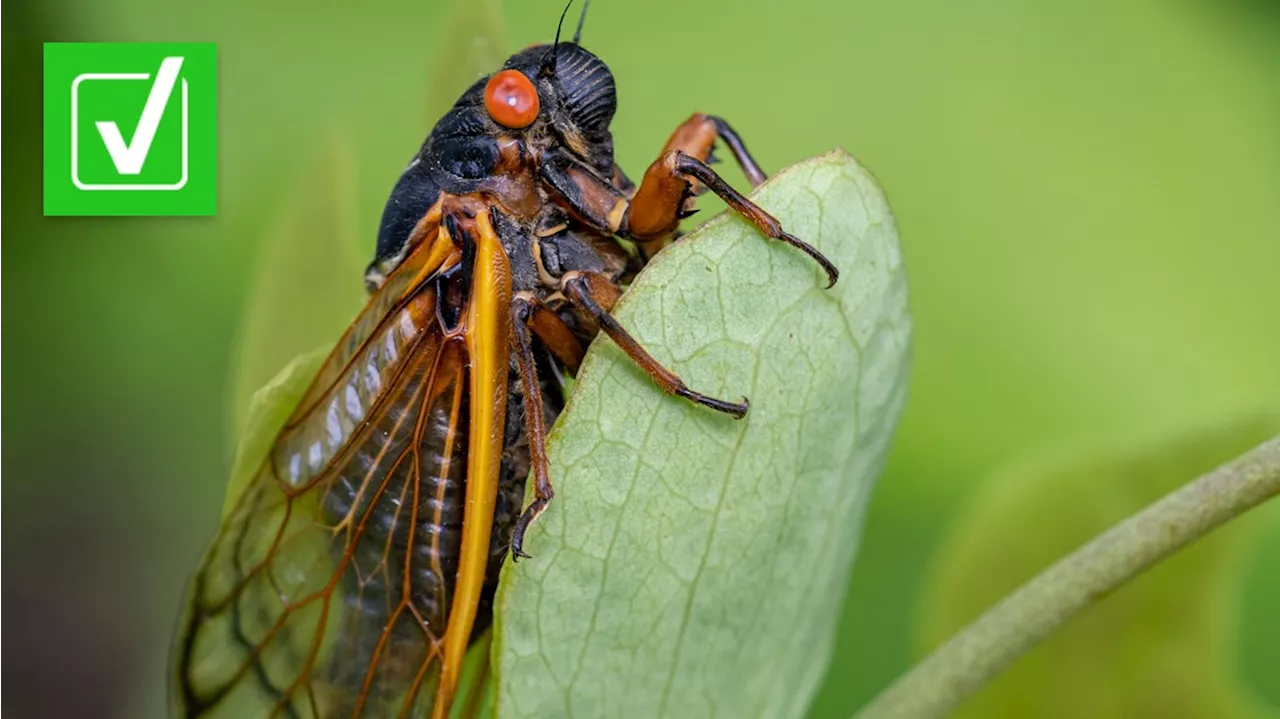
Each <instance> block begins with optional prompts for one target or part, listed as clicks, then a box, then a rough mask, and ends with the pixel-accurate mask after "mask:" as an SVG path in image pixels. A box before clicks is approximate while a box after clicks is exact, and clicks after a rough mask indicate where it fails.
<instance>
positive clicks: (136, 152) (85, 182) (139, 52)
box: [44, 43, 218, 215]
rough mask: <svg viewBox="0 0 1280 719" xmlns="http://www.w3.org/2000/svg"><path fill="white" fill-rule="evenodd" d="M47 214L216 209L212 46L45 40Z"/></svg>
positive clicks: (196, 212) (215, 92) (210, 211)
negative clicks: (55, 41) (57, 41)
mask: <svg viewBox="0 0 1280 719" xmlns="http://www.w3.org/2000/svg"><path fill="white" fill-rule="evenodd" d="M44 50H45V77H44V85H45V97H44V106H45V122H44V126H45V134H44V149H45V182H44V184H45V214H46V215H50V214H52V215H208V214H213V212H214V210H215V209H216V207H217V134H216V133H217V107H216V102H217V96H218V89H217V49H216V47H215V46H213V45H212V44H208V43H180V44H179V43H46V44H45V46H44Z"/></svg>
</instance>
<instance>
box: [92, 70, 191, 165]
mask: <svg viewBox="0 0 1280 719" xmlns="http://www.w3.org/2000/svg"><path fill="white" fill-rule="evenodd" d="M181 69H182V58H180V57H166V58H165V59H164V61H163V62H161V63H160V71H159V72H157V73H156V81H155V84H153V85H152V86H151V92H150V93H149V94H148V95H147V104H146V105H143V107H142V117H141V118H140V119H139V120H138V128H137V129H136V130H134V133H133V140H132V141H131V142H130V143H129V144H127V145H126V144H125V141H124V136H123V135H121V134H120V125H118V124H116V123H115V122H113V121H108V120H100V121H98V122H96V123H94V124H95V125H97V127H98V132H99V133H100V134H101V135H102V142H103V143H104V144H106V146H107V152H108V153H109V154H110V155H111V161H112V162H113V163H115V166H116V170H117V171H118V172H119V173H120V174H121V175H136V174H138V173H140V172H142V165H143V163H145V162H146V161H147V153H148V152H149V151H150V150H151V142H152V141H153V140H155V137H156V130H157V129H159V127H160V116H161V115H163V114H164V108H165V106H166V105H168V104H169V96H170V95H172V94H173V86H174V84H175V82H176V81H177V79H178V71H179V70H181ZM183 84H184V85H185V84H186V81H185V80H184V81H183Z"/></svg>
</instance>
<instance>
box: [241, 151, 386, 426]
mask: <svg viewBox="0 0 1280 719" xmlns="http://www.w3.org/2000/svg"><path fill="white" fill-rule="evenodd" d="M353 164H354V162H353V160H352V158H351V155H350V152H349V151H348V149H347V146H346V143H345V142H344V141H343V140H342V139H341V137H340V136H338V135H336V134H335V135H333V136H331V138H330V140H329V141H328V142H327V143H326V145H325V146H324V147H323V149H322V152H320V153H319V157H318V159H317V160H316V162H315V163H314V165H313V166H312V167H311V168H310V170H309V171H308V172H307V173H306V175H305V176H304V178H303V179H302V181H300V182H299V183H298V185H297V186H296V187H295V188H293V191H292V192H290V193H289V196H288V198H287V199H286V200H285V203H284V206H283V208H282V209H281V211H280V212H279V214H278V216H277V219H276V221H275V223H274V227H273V229H272V230H271V231H270V232H269V233H268V235H267V237H266V241H265V242H264V243H263V248H262V250H261V252H262V254H261V257H260V259H259V261H258V263H257V268H256V278H255V282H254V285H253V288H252V290H251V291H250V295H249V303H248V306H247V310H246V316H245V319H244V322H243V323H242V324H241V329H240V337H239V340H238V342H237V345H238V346H239V347H240V352H239V356H238V358H237V359H236V362H235V365H234V370H233V372H234V376H233V379H232V395H231V402H232V421H233V422H235V425H234V427H235V428H236V429H239V428H240V426H241V422H242V421H243V419H244V418H245V416H246V413H247V412H248V406H249V398H250V396H251V395H252V394H253V392H254V390H255V389H256V388H258V387H261V386H262V385H263V383H265V382H267V380H269V379H270V378H271V377H272V376H273V375H275V373H276V372H277V371H279V369H280V368H281V367H283V366H285V365H286V364H287V363H289V362H290V361H291V360H293V358H295V357H297V356H298V354H299V353H301V352H305V351H307V350H310V349H311V348H313V347H317V346H320V345H328V346H332V345H333V343H334V342H336V341H337V339H338V337H339V336H341V334H342V330H343V328H344V327H346V325H347V323H348V322H350V321H351V320H352V318H354V317H355V316H356V313H357V312H359V310H360V306H361V304H362V303H363V301H364V285H363V272H364V263H365V262H367V259H362V258H359V257H357V256H356V254H355V247H356V246H357V243H356V242H355V240H354V239H353V238H354V236H355V234H354V233H355V219H354V218H355V209H354V201H355V199H354V198H355V187H354V184H355V180H354V174H355V173H354V170H353V169H352V167H353Z"/></svg>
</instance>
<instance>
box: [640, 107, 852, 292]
mask: <svg viewBox="0 0 1280 719" xmlns="http://www.w3.org/2000/svg"><path fill="white" fill-rule="evenodd" d="M717 138H721V139H723V140H724V141H725V144H726V145H728V146H729V149H730V150H731V151H732V152H733V154H734V157H735V158H737V160H738V164H740V165H741V166H742V169H743V172H744V173H746V175H747V178H748V179H749V180H750V181H751V183H752V185H756V184H758V183H759V182H763V181H764V177H765V175H764V172H763V171H762V170H761V169H760V167H759V165H757V164H756V162H755V160H754V159H753V158H752V157H751V154H750V153H748V152H747V148H746V146H745V145H744V144H743V143H742V138H740V137H739V136H738V134H737V133H736V132H735V131H734V130H733V128H732V127H729V124H728V123H727V122H725V121H724V120H722V119H720V118H718V117H713V116H710V115H702V114H696V115H694V116H693V117H691V118H689V119H688V120H686V121H685V122H684V123H682V124H681V125H680V126H679V127H677V128H676V130H675V132H673V133H672V134H671V138H670V139H669V140H667V144H666V147H664V148H663V151H662V155H661V156H660V157H658V159H657V160H655V161H654V163H653V164H652V165H650V166H649V169H647V170H645V173H644V179H643V180H641V182H640V186H639V187H638V188H636V191H635V194H634V195H633V196H632V198H631V204H630V206H629V207H628V208H627V212H626V216H625V219H624V221H623V223H622V226H621V227H619V230H618V231H619V232H620V233H622V234H624V235H626V236H628V237H630V238H632V239H634V240H636V241H637V242H638V243H639V245H640V249H641V251H642V252H643V253H644V254H645V256H646V257H652V256H653V255H654V254H655V253H657V251H658V250H660V249H662V247H664V246H665V245H666V243H667V242H669V241H670V240H671V238H672V237H673V236H674V234H675V231H676V227H677V225H679V223H680V219H681V218H682V217H684V216H685V215H686V214H687V212H686V210H687V208H686V203H687V201H688V200H689V198H690V196H691V194H692V191H693V183H695V182H698V183H701V184H703V185H705V186H706V187H707V188H708V189H710V190H711V191H712V192H714V193H716V195H718V196H719V197H720V199H722V200H724V201H725V203H726V204H728V205H729V207H730V208H732V209H733V210H734V211H735V212H737V213H738V214H740V215H742V216H743V217H744V218H746V219H747V220H748V221H750V222H751V224H753V225H755V226H756V227H757V228H758V229H759V230H760V232H762V233H763V234H764V235H765V236H766V237H769V238H772V239H775V240H779V241H782V242H785V243H787V244H789V245H792V246H793V247H795V248H797V249H799V250H800V251H802V252H804V253H805V254H807V255H809V256H810V257H812V258H813V259H814V260H815V261H816V262H817V263H818V264H819V265H821V266H822V269H823V271H825V272H826V273H827V280H828V284H827V286H828V287H830V286H831V285H834V284H835V283H836V280H837V279H838V278H839V276H840V273H839V271H838V270H837V269H836V267H835V265H833V264H832V263H831V261H830V260H828V259H827V258H826V257H825V256H824V255H823V254H822V253H821V252H819V251H818V250H817V249H815V248H814V247H813V246H812V245H810V244H809V243H807V242H805V241H804V240H801V239H800V238H798V237H796V236H795V235H792V234H791V233H789V232H787V231H785V230H783V229H782V225H781V224H780V223H779V222H778V220H777V219H775V218H774V217H773V216H772V215H770V214H769V213H768V212H765V211H764V210H763V209H761V208H760V207H759V206H758V205H756V204H755V203H754V202H752V201H751V200H748V199H747V198H746V197H744V196H743V195H742V193H740V192H738V191H737V190H735V189H733V187H732V186H730V185H729V183H727V182H725V181H724V179H723V178H721V177H720V175H718V174H716V171H715V170H713V169H711V167H710V166H709V165H707V163H706V160H707V158H708V157H709V156H710V153H711V148H712V146H713V145H714V144H715V141H716V139H717Z"/></svg>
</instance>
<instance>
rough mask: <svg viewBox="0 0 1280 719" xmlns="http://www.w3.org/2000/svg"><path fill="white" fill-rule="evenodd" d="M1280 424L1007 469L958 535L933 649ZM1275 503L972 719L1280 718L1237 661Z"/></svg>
mask: <svg viewBox="0 0 1280 719" xmlns="http://www.w3.org/2000/svg"><path fill="white" fill-rule="evenodd" d="M1278 429H1280V421H1278V420H1277V418H1275V417H1261V418H1257V419H1253V420H1251V421H1241V422H1236V423H1234V424H1231V425H1229V426H1224V427H1218V428H1216V429H1213V430H1211V431H1204V432H1200V433H1198V434H1195V435H1192V436H1188V437H1183V438H1179V439H1177V440H1176V441H1170V442H1167V443H1164V444H1161V445H1158V446H1152V447H1149V448H1141V449H1136V450H1135V449H1126V448H1120V449H1107V450H1095V451H1093V452H1090V453H1085V454H1075V455H1067V456H1063V457H1056V458H1048V459H1047V460H1041V461H1040V462H1039V463H1036V464H1031V465H1028V466H1022V467H1015V468H1012V469H1010V470H1009V471H1006V472H1003V473H1001V474H998V475H996V476H995V477H993V478H992V479H991V480H990V482H989V483H988V486H987V487H986V488H985V490H984V491H982V492H981V493H979V494H978V495H977V496H976V497H975V499H974V500H973V503H972V504H971V506H969V507H968V508H967V509H966V510H965V511H964V512H963V514H962V519H961V520H960V522H959V524H958V525H957V526H955V527H954V528H952V529H951V530H950V531H949V535H948V536H947V537H946V538H945V540H944V542H943V547H944V549H943V550H942V552H941V553H940V554H939V556H938V557H937V558H936V559H935V563H934V566H933V569H932V573H931V577H930V580H929V582H928V585H927V591H926V594H925V602H924V604H923V607H922V614H921V635H922V639H923V644H924V645H925V647H926V648H928V647H933V646H935V645H936V644H938V643H940V642H942V641H943V640H945V639H947V638H948V637H949V636H950V635H952V634H953V633H954V632H955V631H956V630H958V629H960V628H961V627H962V626H963V625H965V624H967V623H968V622H969V621H970V620H971V619H973V618H974V617H976V616H977V615H978V614H980V613H981V612H982V611H984V610H985V609H986V608H988V607H989V606H991V605H992V604H994V603H995V602H997V601H998V600H999V599H1000V598H1001V597H1003V596H1004V595H1005V594H1007V593H1008V592H1009V591H1011V590H1013V589H1014V588H1016V587H1017V586H1018V585H1020V584H1021V583H1023V582H1024V581H1026V580H1027V579H1030V578H1031V577H1032V576H1034V575H1035V574H1037V573H1038V572H1039V571H1040V570H1042V569H1043V568H1044V567H1046V566H1048V565H1049V564H1051V563H1052V562H1054V561H1055V560H1057V559H1058V558H1059V557H1061V556H1063V555H1065V554H1067V553H1068V552H1070V551H1071V550H1073V549H1075V548H1076V547H1077V546H1079V545H1081V544H1083V543H1084V542H1086V541H1087V540H1089V539H1091V538H1092V537H1093V536H1095V535H1097V534H1099V533H1101V532H1102V531H1103V530H1105V529H1106V528H1108V527H1110V526H1111V525H1112V524H1114V523H1116V522H1117V521H1119V520H1121V519H1123V518H1125V517H1127V516H1128V515H1130V514H1132V513H1134V512H1136V511H1138V510H1139V509H1141V508H1143V507H1145V506H1146V505H1147V504H1149V503H1151V502H1152V501H1154V500H1156V499H1158V498H1159V497H1161V496H1163V495H1164V494H1166V493H1168V492H1170V491H1172V490H1174V489H1176V488H1177V487H1179V486H1180V485H1181V484H1183V483H1185V482H1187V481H1189V480H1190V479H1191V478H1194V477H1196V476H1197V475H1199V474H1201V473H1203V472H1206V471H1208V470H1210V469H1212V468H1214V467H1215V466H1217V465H1219V464H1222V463H1223V462H1225V461H1227V460H1229V459H1231V458H1233V457H1234V456H1236V455H1238V454H1240V453H1241V452H1244V451H1245V450H1247V449H1249V448H1251V447H1253V446H1254V445H1256V444H1258V443H1259V442H1261V441H1262V440H1264V439H1266V438H1267V437H1268V436H1270V435H1273V434H1275V433H1276V431H1277V430H1278ZM1267 509H1269V508H1268V507H1262V508H1259V510H1258V511H1257V512H1255V513H1252V514H1250V515H1246V516H1245V517H1242V518H1241V519H1239V520H1237V521H1235V522H1233V523H1232V524H1231V525H1229V526H1227V527H1224V528H1222V529H1220V530H1218V531H1217V532H1215V533H1214V534H1212V535H1210V536H1209V537H1206V538H1205V539H1203V540H1201V541H1200V542H1198V543H1196V544H1195V545H1193V546H1191V547H1189V548H1188V549H1186V550H1184V551H1182V552H1181V553H1179V554H1177V555H1175V556H1174V557H1172V558H1171V559H1169V560H1168V561H1166V562H1163V563H1162V564H1160V565H1158V566H1156V567H1155V568H1153V569H1152V570H1151V571H1149V572H1148V573H1147V574H1145V575H1143V576H1141V577H1139V578H1137V579H1136V580H1134V581H1133V582H1132V583H1130V584H1129V585H1127V586H1125V587H1123V588H1122V589H1120V590H1119V591H1118V592H1117V593H1116V594H1115V595H1114V596H1111V597H1108V598H1106V599H1105V600H1104V601H1102V602H1100V603H1099V604H1098V605H1097V606H1095V607H1092V608H1091V609H1089V610H1088V611H1087V612H1085V613H1084V614H1083V615H1082V616H1080V617H1077V618H1076V619H1075V620H1073V621H1072V622H1071V623H1070V624H1068V625H1066V626H1065V627H1063V628H1062V630H1060V631H1059V632H1057V633H1056V634H1054V635H1053V636H1051V637H1050V638H1049V639H1048V640H1046V641H1045V642H1044V643H1043V644H1041V645H1040V646H1039V647H1037V648H1035V649H1033V650H1032V651H1031V652H1030V653H1028V654H1027V655H1026V656H1024V657H1023V658H1022V659H1020V660H1019V661H1018V662H1017V663H1015V664H1014V665H1013V666H1012V667H1011V668H1010V669H1009V671H1007V672H1006V673H1005V674H1003V675H1001V676H1000V677H998V678H997V679H996V680H995V681H994V682H992V683H991V684H990V685H989V686H987V687H985V688H984V689H983V690H982V691H981V692H979V693H978V694H977V695H975V696H974V698H973V699H972V700H971V701H970V702H969V703H968V704H966V705H965V706H964V707H963V708H962V710H961V711H960V712H959V715H960V716H968V717H1024V716H1034V717H1048V718H1050V719H1051V718H1052V717H1064V718H1065V717H1091V718H1097V719H1106V718H1107V717H1116V718H1117V719H1119V718H1121V717H1141V716H1159V717H1175V718H1176V717H1206V718H1209V717H1266V716H1271V717H1275V716H1278V715H1280V713H1278V712H1276V711H1274V710H1272V711H1267V710H1266V709H1264V708H1262V706H1261V704H1260V703H1259V702H1258V701H1257V700H1256V699H1255V698H1253V697H1250V696H1248V695H1247V694H1246V693H1245V692H1242V691H1241V686H1242V685H1241V683H1240V681H1239V678H1238V677H1235V676H1233V675H1232V672H1233V669H1234V660H1233V656H1234V649H1233V646H1234V643H1235V642H1234V640H1235V637H1234V636H1233V632H1234V631H1235V627H1236V621H1237V619H1238V616H1239V604H1240V602H1239V597H1238V596H1237V595H1238V594H1239V591H1240V585H1241V582H1240V581H1239V580H1240V578H1241V576H1240V575H1241V571H1242V569H1243V567H1244V566H1245V565H1244V563H1243V561H1242V560H1243V559H1244V558H1245V557H1246V556H1247V554H1248V551H1249V549H1250V547H1251V545H1252V544H1253V543H1254V542H1255V541H1256V539H1257V538H1258V535H1257V533H1256V530H1257V529H1258V528H1259V520H1260V519H1261V518H1262V517H1263V515H1264V514H1265V512H1266V511H1267Z"/></svg>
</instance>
